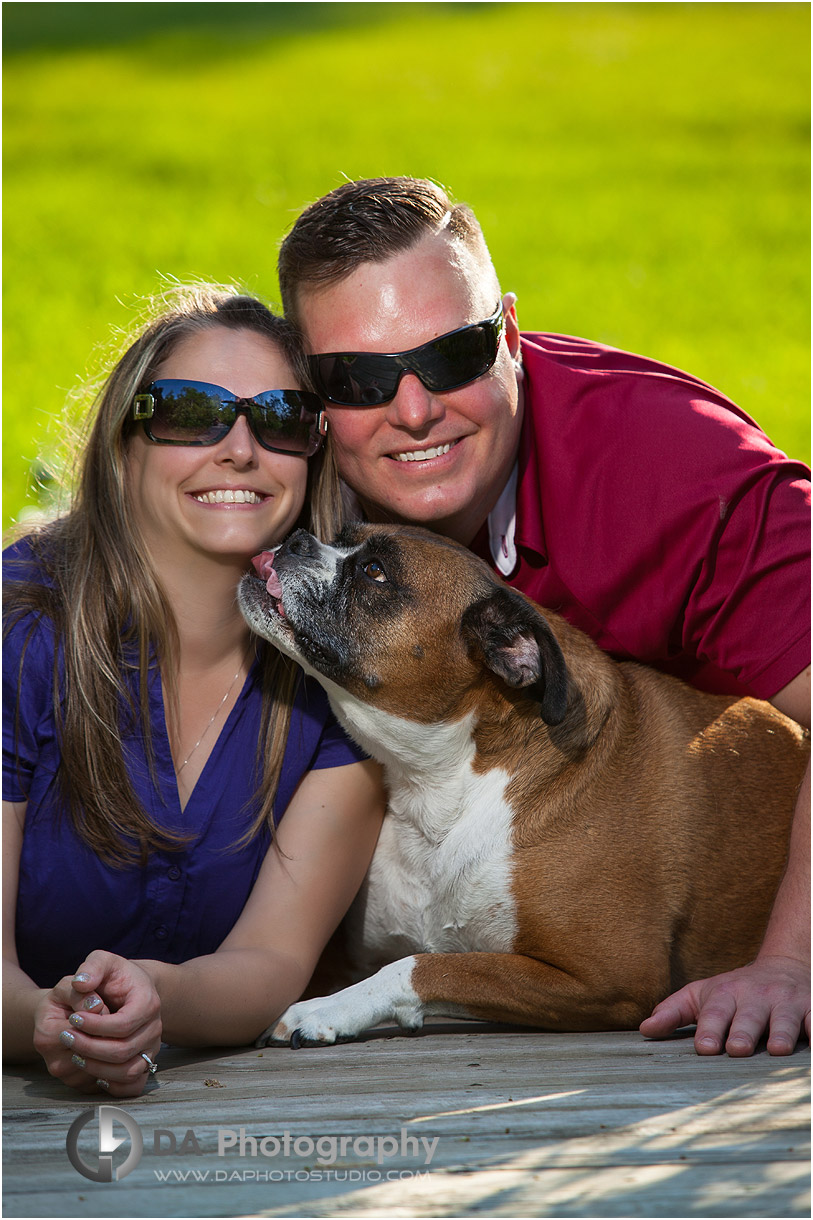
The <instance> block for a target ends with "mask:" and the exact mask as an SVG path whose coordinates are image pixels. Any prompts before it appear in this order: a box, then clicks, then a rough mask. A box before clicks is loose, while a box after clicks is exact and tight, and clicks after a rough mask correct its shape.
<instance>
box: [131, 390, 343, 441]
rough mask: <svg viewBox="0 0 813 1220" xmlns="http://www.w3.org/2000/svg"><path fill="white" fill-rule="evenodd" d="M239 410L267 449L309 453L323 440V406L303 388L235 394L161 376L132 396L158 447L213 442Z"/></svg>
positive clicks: (137, 414)
mask: <svg viewBox="0 0 813 1220" xmlns="http://www.w3.org/2000/svg"><path fill="white" fill-rule="evenodd" d="M240 414H243V415H245V417H246V419H247V421H248V425H249V427H250V428H251V431H252V432H253V433H254V436H255V437H256V438H257V440H258V441H259V443H260V444H261V445H262V447H263V449H270V450H271V452H272V453H297V454H300V453H301V454H304V455H305V456H306V457H310V455H311V454H312V453H315V452H316V450H317V449H318V448H319V446H320V444H321V443H322V434H323V425H322V404H321V402H320V400H319V398H318V397H317V396H316V394H311V393H310V392H309V391H307V390H264V391H263V392H262V394H255V395H254V397H253V398H238V397H237V395H236V394H231V393H230V392H229V391H228V390H224V389H223V387H222V386H219V385H211V384H210V383H209V382H208V381H183V380H177V379H176V378H163V379H162V380H160V381H153V382H152V383H151V384H150V385H148V386H147V388H146V390H145V392H144V393H143V394H136V396H135V398H134V399H133V412H132V418H133V419H135V420H140V421H141V422H142V423H143V425H144V431H145V433H146V434H147V436H148V437H149V439H150V440H151V441H155V443H156V444H157V445H216V444H217V443H218V442H219V441H222V440H223V437H224V436H225V435H226V434H227V432H228V431H229V430H230V429H231V428H233V427H234V425H235V423H236V422H237V417H238V415H240Z"/></svg>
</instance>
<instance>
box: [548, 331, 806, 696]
mask: <svg viewBox="0 0 813 1220" xmlns="http://www.w3.org/2000/svg"><path fill="white" fill-rule="evenodd" d="M622 357H623V359H624V360H625V361H626V362H627V363H629V362H630V360H633V361H634V360H635V358H630V357H627V356H625V355H623V354H620V355H619V360H620V359H621V358H622ZM638 363H643V364H644V368H643V370H642V371H641V370H639V369H638V368H633V369H631V370H626V369H625V370H622V371H618V370H616V369H615V368H614V367H612V365H611V364H610V363H609V361H608V359H605V360H604V366H603V367H602V369H601V370H600V371H598V372H597V371H594V370H592V369H591V370H589V371H588V372H585V371H584V370H583V369H577V370H573V369H572V368H567V369H563V368H561V367H559V366H554V367H553V368H552V369H549V368H544V369H542V370H540V373H541V375H540V376H538V377H537V382H538V384H539V385H541V386H544V389H545V394H544V395H542V394H538V395H537V397H539V398H540V403H539V404H536V405H535V406H534V411H535V416H534V418H535V423H536V425H537V430H538V431H539V432H540V433H541V435H540V437H538V438H537V441H536V446H537V451H538V453H539V459H538V460H539V467H538V484H537V492H538V494H539V496H540V497H541V502H542V505H543V511H542V521H543V522H544V529H545V545H546V547H547V556H548V560H549V567H550V568H551V569H553V568H555V572H556V579H557V581H559V582H560V583H561V588H562V589H563V590H566V591H568V595H569V596H570V597H571V599H572V600H573V604H574V606H575V608H576V611H577V613H576V615H575V617H576V619H577V620H578V625H579V626H582V627H583V629H585V630H588V631H589V632H590V633H591V634H592V635H593V636H594V638H595V639H597V641H598V643H599V644H600V645H601V647H603V648H604V649H605V650H606V651H608V652H610V653H613V654H614V655H616V656H618V657H620V658H622V659H623V658H632V659H635V660H639V661H643V662H644V663H645V664H654V665H658V666H660V667H662V668H665V669H667V670H669V671H670V672H676V673H679V674H680V675H681V676H685V677H687V678H688V680H693V678H692V677H691V675H692V674H693V673H700V672H701V671H702V670H703V669H704V667H705V669H706V670H707V671H709V672H715V671H716V672H717V673H722V674H725V675H728V676H729V678H730V681H731V683H732V684H733V685H731V686H730V687H728V688H726V687H725V686H712V687H711V689H732V690H733V689H735V688H736V689H738V690H739V691H740V692H741V693H750V694H753V695H756V696H757V697H759V698H763V699H770V698H772V697H773V696H774V695H776V694H777V693H778V692H779V691H780V690H782V688H783V687H784V686H786V685H787V684H788V683H789V682H791V681H792V680H793V679H794V678H795V677H796V676H797V675H798V674H799V673H801V672H802V670H804V668H805V667H806V666H807V665H808V664H809V662H810V473H809V470H808V468H807V467H806V466H805V465H804V464H803V463H801V462H796V461H793V460H791V459H789V458H788V457H787V456H786V455H785V454H784V453H782V452H781V451H780V450H779V449H777V448H776V446H774V445H773V444H772V443H771V441H770V440H769V439H768V437H766V436H765V434H764V433H763V432H762V431H761V430H760V428H759V427H758V426H757V425H756V424H755V423H754V421H753V420H751V419H750V418H749V417H748V416H747V415H746V414H745V413H744V412H742V411H740V410H739V409H738V408H737V407H736V406H735V405H734V404H733V403H731V402H730V401H729V400H728V399H726V398H724V397H723V396H722V395H720V394H718V393H717V392H716V391H715V390H713V389H712V388H711V387H709V386H705V385H703V384H702V383H699V382H696V381H694V380H692V379H690V378H688V377H687V376H686V375H682V374H680V373H678V372H677V371H675V370H670V369H666V368H665V367H664V366H656V365H654V364H652V363H651V362H646V363H644V362H638ZM525 512H526V515H527V514H528V508H527V506H526V507H525ZM544 592H545V590H544V589H543V588H542V586H541V584H540V593H543V594H544ZM556 592H557V590H556V589H555V588H554V600H549V601H548V602H545V603H544V604H548V605H550V606H551V608H553V609H556V608H558V602H557V599H556ZM532 595H534V596H537V600H540V601H542V600H543V597H542V596H538V595H537V594H536V593H532ZM561 600H562V604H563V605H567V604H568V602H567V599H566V598H565V597H564V596H562V599H561Z"/></svg>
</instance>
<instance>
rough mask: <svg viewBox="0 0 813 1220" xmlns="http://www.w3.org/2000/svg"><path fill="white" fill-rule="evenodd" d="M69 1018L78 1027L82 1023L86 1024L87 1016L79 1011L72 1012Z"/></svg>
mask: <svg viewBox="0 0 813 1220" xmlns="http://www.w3.org/2000/svg"><path fill="white" fill-rule="evenodd" d="M68 1020H69V1021H70V1023H71V1025H75V1026H76V1028H77V1029H78V1028H79V1026H80V1025H84V1024H85V1018H84V1017H83V1016H82V1014H81V1013H79V1012H72V1013H71V1015H70V1016H69V1017H68Z"/></svg>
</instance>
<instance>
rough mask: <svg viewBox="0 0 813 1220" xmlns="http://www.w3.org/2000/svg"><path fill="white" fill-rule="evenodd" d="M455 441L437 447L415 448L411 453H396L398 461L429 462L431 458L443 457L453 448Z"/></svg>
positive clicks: (394, 455)
mask: <svg viewBox="0 0 813 1220" xmlns="http://www.w3.org/2000/svg"><path fill="white" fill-rule="evenodd" d="M453 444H454V442H453V441H449V444H448V445H438V447H437V449H413V450H412V451H411V452H409V453H394V454H393V457H394V458H395V460H396V462H428V461H429V459H430V458H436V457H442V456H443V454H444V453H448V452H449V450H450V449H451V447H452V445H453Z"/></svg>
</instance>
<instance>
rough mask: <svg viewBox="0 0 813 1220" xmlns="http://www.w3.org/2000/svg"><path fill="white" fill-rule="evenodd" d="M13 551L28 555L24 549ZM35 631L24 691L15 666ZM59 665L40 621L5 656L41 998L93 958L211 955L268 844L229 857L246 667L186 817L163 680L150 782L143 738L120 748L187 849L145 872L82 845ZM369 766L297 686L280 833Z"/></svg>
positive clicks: (28, 623) (255, 732)
mask: <svg viewBox="0 0 813 1220" xmlns="http://www.w3.org/2000/svg"><path fill="white" fill-rule="evenodd" d="M12 549H13V551H14V552H16V553H17V555H21V552H23V553H24V550H25V544H24V543H22V544H16V545H15V547H14V548H12ZM8 555H9V552H6V553H5V556H4V558H6V557H8ZM32 625H33V632H32V634H31V636H30V638H29V641H28V646H27V648H26V649H25V658H24V661H23V673H22V681H20V677H19V666H20V659H21V655H22V653H23V647H24V644H25V640H26V637H27V636H28V633H29V631H31V629H32ZM53 656H54V635H53V629H52V626H51V624H50V622H49V621H47V620H40V621H39V622H35V617H34V616H32V615H29V616H27V617H25V618H23V619H21V620H20V621H19V622H18V623H16V624H15V626H14V627H13V628H12V630H11V632H10V633H9V635H8V636H7V637H6V639H5V642H4V649H3V800H7V801H15V802H23V801H27V809H26V818H25V830H24V838H23V846H22V855H21V859H20V880H19V893H18V898H17V951H18V954H19V959H20V965H21V967H22V969H23V970H25V971H26V973H27V974H28V975H29V976H30V977H31V978H32V979H33V980H34V981H35V982H36V983H37V984H38V985H39V986H41V987H49V986H53V985H54V984H55V983H56V982H58V980H59V979H60V978H62V977H63V975H66V974H72V973H73V972H74V971H75V970H76V969H77V968H78V966H79V964H80V963H81V961H82V960H83V958H84V957H85V956H86V954H87V953H89V952H90V951H91V950H92V949H108V950H110V951H111V952H113V953H117V954H120V955H122V956H123V957H128V958H139V957H142V958H156V959H159V960H161V961H166V962H182V961H186V960H188V959H189V958H193V957H198V956H200V955H203V954H207V953H213V952H214V951H215V950H216V949H217V948H218V946H219V945H220V944H221V942H222V941H223V940H224V938H225V937H226V936H227V935H228V933H229V932H230V931H231V929H232V927H233V926H234V924H235V922H236V921H237V919H238V917H239V915H240V913H241V912H242V910H243V907H244V906H245V903H246V900H247V898H248V896H249V893H250V891H251V887H252V886H253V884H254V881H255V880H256V877H257V874H258V872H259V869H260V865H261V864H262V861H263V857H264V856H265V853H266V851H267V849H268V845H269V842H270V837H269V834H268V831H267V830H264V831H263V832H262V833H260V834H259V835H256V836H255V837H254V838H253V839H252V840H251V841H250V842H249V843H248V844H247V845H245V846H241V847H239V848H238V847H235V844H237V843H238V841H239V840H240V838H241V836H242V835H243V833H244V831H245V830H246V829H247V828H248V826H249V825H250V824H251V822H252V821H253V819H254V817H255V816H256V813H257V811H258V807H259V806H258V802H257V798H256V791H257V787H258V782H259V776H260V767H259V765H258V758H257V741H258V738H259V733H260V722H261V717H262V696H261V690H260V674H259V667H258V665H257V664H256V663H255V665H254V666H253V667H252V670H251V672H250V673H249V675H248V678H247V679H246V682H245V685H244V687H243V690H242V691H241V692H240V695H239V697H238V699H237V702H236V704H235V705H234V707H233V708H232V710H231V712H230V714H229V716H228V719H227V721H226V724H225V725H224V727H223V729H222V730H221V733H220V735H219V737H218V739H217V741H216V742H215V745H214V748H213V750H212V752H211V754H210V756H209V758H208V759H207V761H206V766H205V767H204V769H203V772H202V774H201V776H200V778H199V779H198V782H197V784H196V785H195V788H194V790H193V792H192V794H191V796H190V798H189V800H188V802H187V805H186V807H185V809H184V810H183V811H182V810H181V806H180V801H179V798H178V788H177V783H176V780H175V771H174V767H173V762H172V755H171V753H170V747H169V739H168V736H167V728H166V722H165V719H164V704H163V696H162V690H161V676H160V671H159V670H158V667H157V666H153V667H152V668H151V670H150V674H149V706H150V715H151V728H152V737H153V750H154V754H155V763H156V776H155V782H153V779H152V777H151V776H150V773H149V768H148V765H147V758H146V753H145V749H144V743H143V740H142V738H141V736H140V735H139V734H131V735H130V736H129V737H125V738H124V740H123V745H124V751H125V760H126V764H127V770H128V773H129V775H130V778H131V780H132V783H133V786H134V789H135V792H136V794H137V796H138V797H139V799H140V800H141V802H142V803H143V805H144V808H145V809H146V810H147V812H148V813H149V814H150V816H151V817H152V818H153V819H154V820H155V822H156V823H157V824H158V825H160V826H166V827H172V828H173V829H178V830H181V831H182V832H184V833H185V834H189V835H191V840H190V843H189V845H188V846H187V847H186V848H184V849H183V850H181V851H155V852H153V853H152V854H151V855H150V857H149V860H148V862H147V864H146V865H145V866H144V867H141V866H140V865H135V866H133V867H128V868H124V869H118V868H113V867H111V866H109V865H107V864H105V863H104V862H103V861H102V860H100V859H99V858H98V857H97V856H96V854H95V853H94V852H93V851H92V850H91V849H90V848H89V847H87V846H86V845H85V843H84V842H83V841H82V840H81V839H80V838H79V837H78V836H77V834H76V833H75V831H74V829H73V825H72V822H71V819H70V817H69V816H68V815H67V814H66V813H64V812H63V810H62V809H61V802H60V799H59V788H58V784H57V780H56V775H57V767H58V764H59V745H58V741H57V734H56V725H55V723H54V714H53V706H52V691H53ZM137 681H138V680H137V677H136V679H135V682H136V685H137ZM364 757H366V755H365V754H363V753H362V752H361V751H360V750H359V749H358V748H357V747H356V746H355V745H354V744H353V743H351V742H350V741H349V739H348V738H347V737H346V736H345V734H344V732H343V731H342V729H341V728H340V727H339V726H338V724H337V723H336V721H335V720H334V718H333V715H332V713H331V711H330V708H329V706H328V702H327V697H326V695H325V693H324V691H323V690H322V688H321V687H320V686H319V685H318V684H317V683H315V682H313V681H312V680H310V679H308V678H305V677H304V676H303V678H302V680H301V681H300V683H299V687H298V690H297V694H296V699H295V704H294V708H293V712H292V716H291V727H290V732H289V734H288V742H287V746H286V750H285V756H284V760H283V765H282V773H281V777H280V783H279V787H278V790H277V798H276V803H275V817H276V820H277V821H279V819H280V818H281V817H282V815H283V813H284V811H285V809H286V808H287V806H288V804H289V802H290V800H291V797H292V796H293V794H294V792H295V791H296V788H297V785H298V784H299V782H300V780H301V779H302V777H303V776H304V775H305V774H306V773H307V772H308V771H311V770H315V769H321V768H325V767H340V766H344V765H346V764H348V763H352V762H357V761H358V760H359V759H361V758H364Z"/></svg>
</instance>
